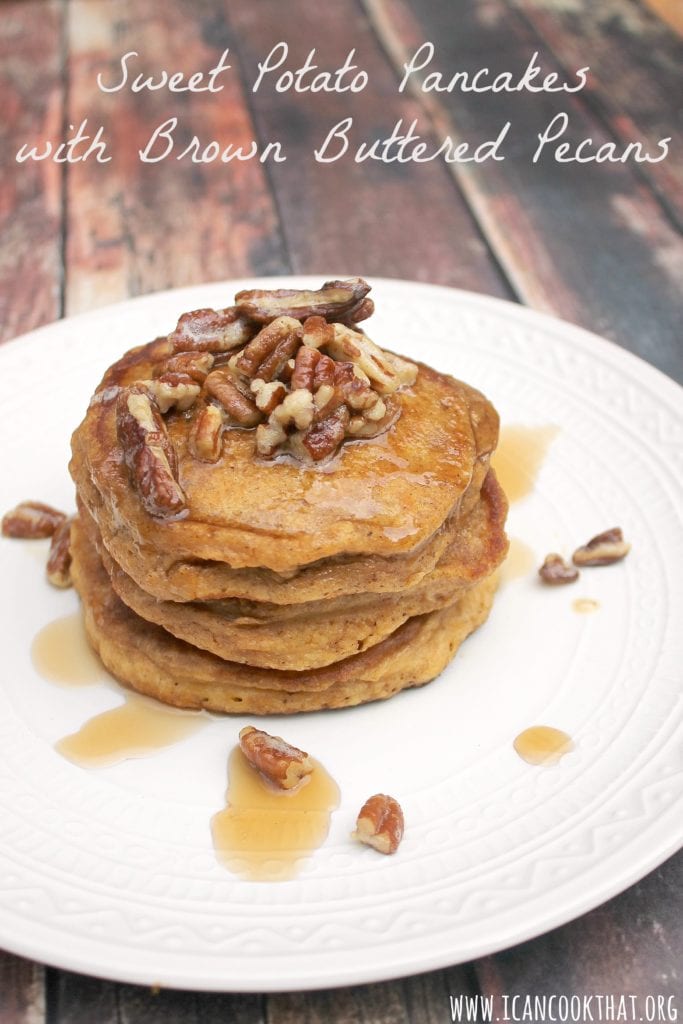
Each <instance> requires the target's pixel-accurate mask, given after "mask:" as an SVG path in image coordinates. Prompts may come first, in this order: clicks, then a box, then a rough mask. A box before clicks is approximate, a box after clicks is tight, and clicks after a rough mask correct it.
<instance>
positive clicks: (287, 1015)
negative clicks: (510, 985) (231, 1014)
mask: <svg viewBox="0 0 683 1024" xmlns="http://www.w3.org/2000/svg"><path fill="white" fill-rule="evenodd" d="M471 977H472V976H471V973H470V971H469V969H468V968H466V967H453V968H449V969H448V970H443V971H432V972H430V973H428V974H423V975H417V976H415V977H412V978H404V979H402V980H399V981H392V982H383V983H381V984H376V985H356V986H352V987H349V988H337V989H327V990H325V991H322V992H309V993H305V992H291V993H282V994H279V995H273V996H269V997H268V1013H267V1020H268V1024H331V1022H332V1021H334V1022H335V1024H441V1022H442V1021H445V1020H448V1019H450V1002H449V996H451V995H452V996H455V997H457V996H458V995H473V994H474V993H475V991H476V989H475V988H474V987H473V984H472V981H471Z"/></svg>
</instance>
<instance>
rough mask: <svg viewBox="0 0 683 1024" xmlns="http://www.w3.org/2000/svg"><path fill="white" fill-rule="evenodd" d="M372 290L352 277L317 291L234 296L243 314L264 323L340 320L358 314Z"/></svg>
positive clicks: (329, 282)
mask: <svg viewBox="0 0 683 1024" xmlns="http://www.w3.org/2000/svg"><path fill="white" fill-rule="evenodd" d="M369 291H370V285H369V284H368V283H367V281H364V280H363V278H362V277H351V278H348V279H347V280H344V281H326V282H325V284H323V286H322V288H320V289H318V290H317V291H305V290H302V291H299V290H297V289H292V288H278V289H275V290H274V291H261V290H258V289H257V290H254V291H243V292H239V293H238V294H237V295H236V296H235V303H236V306H237V309H238V310H239V311H240V312H241V313H244V314H245V316H248V317H249V318H250V319H251V320H255V321H257V323H261V324H267V323H270V322H271V321H272V320H274V319H275V318H276V317H279V316H291V317H295V318H296V319H297V320H302V319H304V318H305V317H308V316H323V317H325V318H326V319H327V320H339V319H341V318H343V317H348V316H349V315H350V314H352V313H353V312H356V311H358V310H359V309H360V307H361V305H362V303H363V300H364V299H365V296H366V295H367V294H368V292H369ZM366 308H367V307H366Z"/></svg>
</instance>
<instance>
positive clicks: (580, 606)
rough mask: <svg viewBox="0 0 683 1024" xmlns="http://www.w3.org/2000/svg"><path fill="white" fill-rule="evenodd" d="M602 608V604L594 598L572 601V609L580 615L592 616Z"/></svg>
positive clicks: (578, 598)
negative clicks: (592, 613)
mask: <svg viewBox="0 0 683 1024" xmlns="http://www.w3.org/2000/svg"><path fill="white" fill-rule="evenodd" d="M599 607H600V602H599V601H596V600H595V598H594V597H577V598H576V600H575V601H572V608H573V609H574V611H575V612H578V613H579V615H590V614H591V612H597V610H598V608H599Z"/></svg>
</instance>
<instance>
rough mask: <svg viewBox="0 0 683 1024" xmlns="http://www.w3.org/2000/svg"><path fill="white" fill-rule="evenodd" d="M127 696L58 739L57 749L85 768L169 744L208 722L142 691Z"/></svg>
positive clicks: (146, 753) (102, 766)
mask: <svg viewBox="0 0 683 1024" xmlns="http://www.w3.org/2000/svg"><path fill="white" fill-rule="evenodd" d="M125 696H126V701H125V704H121V705H120V706H119V707H116V708H111V709H110V710H109V711H103V712H102V713H101V714H99V715H95V716H94V718H90V719H88V721H87V722H85V723H84V725H82V726H81V728H80V729H79V730H78V732H74V733H71V735H70V736H65V737H64V738H63V739H61V740H58V741H57V743H55V749H56V750H57V751H59V753H60V754H62V755H63V756H64V757H66V758H67V760H69V761H73V763H74V764H78V765H80V766H81V767H82V768H104V767H105V766H107V765H112V764H118V763H119V762H120V761H125V760H126V759H127V758H130V757H145V756H146V755H148V754H152V753H154V751H156V750H161V749H162V748H163V747H169V746H171V745H172V744H174V743H178V741H179V740H182V739H185V737H186V736H190V735H191V734H192V733H193V732H196V730H197V729H200V728H202V727H203V726H204V725H205V724H206V722H205V720H204V719H203V718H200V717H199V714H200V713H199V712H188V711H181V710H179V709H178V708H170V707H167V706H166V705H164V704H159V703H157V701H155V700H151V699H150V698H149V697H141V696H140V695H138V694H131V693H127V694H126V695H125Z"/></svg>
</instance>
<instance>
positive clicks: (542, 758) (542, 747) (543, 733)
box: [512, 725, 574, 764]
mask: <svg viewBox="0 0 683 1024" xmlns="http://www.w3.org/2000/svg"><path fill="white" fill-rule="evenodd" d="M512 745H513V747H514V748H515V750H516V751H517V753H518V754H519V756H520V757H521V758H522V760H523V761H526V762H527V763H528V764H557V762H558V761H559V760H560V758H561V757H562V756H563V755H564V754H568V753H569V751H570V750H573V749H574V741H573V740H572V738H571V736H569V735H568V734H567V733H566V732H563V731H562V730H561V729H554V728H553V727H552V726H550V725H532V726H531V728H529V729H524V731H523V732H520V734H519V735H518V736H516V737H515V739H514V740H513V744H512Z"/></svg>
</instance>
